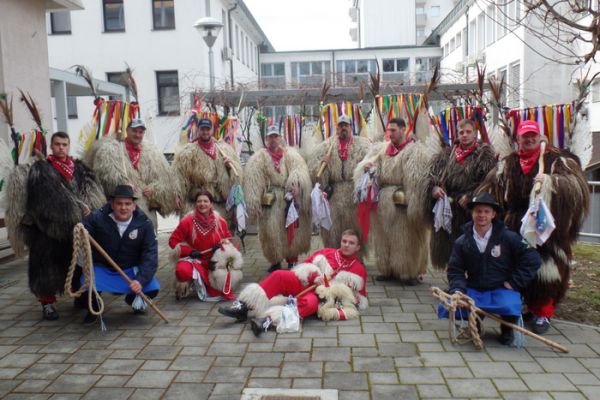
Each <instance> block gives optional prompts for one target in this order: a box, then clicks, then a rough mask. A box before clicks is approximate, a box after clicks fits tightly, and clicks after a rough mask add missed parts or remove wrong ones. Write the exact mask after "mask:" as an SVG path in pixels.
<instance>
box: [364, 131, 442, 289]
mask: <svg viewBox="0 0 600 400" xmlns="http://www.w3.org/2000/svg"><path fill="white" fill-rule="evenodd" d="M387 146H388V143H377V144H375V145H373V147H372V149H371V151H370V152H369V154H367V156H366V157H365V159H364V160H363V161H362V162H361V163H359V164H358V166H357V167H356V170H355V171H354V180H355V183H356V185H359V183H360V179H361V176H362V175H363V173H364V165H365V164H366V163H367V162H369V161H373V160H374V159H375V158H376V157H377V155H380V154H381V153H382V152H383V151H385V148H386V147H387ZM431 156H432V152H431V150H430V149H429V148H428V147H427V146H425V145H424V144H422V143H420V142H413V143H410V144H408V145H407V146H406V147H405V148H404V149H403V150H402V151H401V152H400V153H399V154H398V155H396V156H395V157H389V156H387V155H385V154H383V155H381V156H379V157H377V158H376V161H375V162H374V166H375V167H376V168H377V175H378V177H379V203H378V205H377V211H376V212H375V213H374V214H373V215H372V216H371V231H372V232H371V233H370V234H369V242H371V243H372V245H373V249H374V250H375V256H376V259H377V269H378V270H379V272H380V273H381V274H382V275H384V276H389V277H393V278H396V279H402V280H405V279H412V278H416V277H417V276H418V275H419V274H424V273H425V272H426V270H427V263H428V261H429V254H428V250H429V242H428V240H429V232H430V227H429V224H428V223H427V216H426V214H425V210H424V209H423V204H424V202H426V201H428V200H429V197H428V193H427V180H426V176H427V171H426V167H427V163H428V162H429V160H430V159H431ZM399 189H400V190H402V191H403V192H404V194H405V196H406V204H407V205H406V206H403V205H396V204H394V200H393V196H394V192H395V191H396V190H399Z"/></svg>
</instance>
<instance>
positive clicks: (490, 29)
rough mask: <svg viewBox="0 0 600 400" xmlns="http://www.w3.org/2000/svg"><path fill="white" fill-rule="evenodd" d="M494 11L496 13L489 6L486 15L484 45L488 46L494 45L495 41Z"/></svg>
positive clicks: (493, 8)
mask: <svg viewBox="0 0 600 400" xmlns="http://www.w3.org/2000/svg"><path fill="white" fill-rule="evenodd" d="M494 11H496V8H495V7H494V6H493V5H491V6H489V7H488V8H487V11H486V14H487V26H486V28H487V29H486V31H487V32H486V36H485V38H486V42H485V43H486V45H487V46H489V45H491V44H492V43H494V41H495V40H496V38H495V36H496V35H495V33H496V21H495V20H494V18H495V17H494Z"/></svg>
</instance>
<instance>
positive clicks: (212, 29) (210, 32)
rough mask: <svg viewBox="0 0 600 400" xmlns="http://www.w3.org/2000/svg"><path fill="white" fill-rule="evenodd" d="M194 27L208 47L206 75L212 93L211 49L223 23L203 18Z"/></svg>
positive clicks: (212, 61) (213, 82)
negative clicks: (208, 78) (201, 34)
mask: <svg viewBox="0 0 600 400" xmlns="http://www.w3.org/2000/svg"><path fill="white" fill-rule="evenodd" d="M194 27H195V28H196V29H198V31H199V32H200V33H203V34H204V36H203V37H202V38H203V39H204V43H206V45H207V46H208V74H209V77H210V91H211V92H212V91H214V90H215V65H214V64H215V60H214V56H213V49H212V47H213V45H214V44H215V40H217V36H219V32H220V31H221V28H223V23H222V22H221V21H219V20H218V19H216V18H213V17H204V18H200V19H199V20H198V21H196V23H195V24H194Z"/></svg>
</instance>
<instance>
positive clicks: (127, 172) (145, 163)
mask: <svg viewBox="0 0 600 400" xmlns="http://www.w3.org/2000/svg"><path fill="white" fill-rule="evenodd" d="M85 162H86V164H87V165H88V166H89V167H90V168H92V169H93V170H94V172H95V173H96V176H97V177H98V179H99V180H100V182H101V183H102V187H103V188H104V192H105V193H106V196H107V197H108V196H110V194H111V193H112V192H113V191H114V190H115V188H116V187H117V186H118V185H122V184H127V183H129V184H131V185H133V186H134V189H135V194H136V197H137V198H138V200H137V201H136V203H137V205H138V206H139V207H140V208H141V209H142V210H143V211H144V213H146V215H147V216H148V218H150V219H151V220H152V223H153V224H154V229H155V230H156V228H157V225H156V222H157V220H156V212H157V211H158V212H159V213H160V214H161V215H163V216H164V215H168V214H171V213H172V212H174V211H175V199H176V196H177V190H176V185H175V183H174V179H172V175H171V172H170V170H169V164H168V163H167V160H166V159H165V157H164V156H163V154H162V153H161V152H160V151H159V150H158V149H157V148H156V146H154V145H152V144H149V143H146V142H142V151H141V154H140V161H139V164H138V169H137V170H136V169H135V168H133V164H132V163H131V160H130V159H129V154H128V153H127V149H126V148H125V144H124V143H123V142H121V141H118V140H117V139H115V138H113V137H106V138H104V139H101V140H97V141H96V142H95V143H94V144H93V145H92V147H91V148H90V150H89V151H88V152H87V153H86V155H85ZM145 187H149V188H150V189H152V195H151V196H150V197H146V196H144V195H143V194H142V189H143V188H145Z"/></svg>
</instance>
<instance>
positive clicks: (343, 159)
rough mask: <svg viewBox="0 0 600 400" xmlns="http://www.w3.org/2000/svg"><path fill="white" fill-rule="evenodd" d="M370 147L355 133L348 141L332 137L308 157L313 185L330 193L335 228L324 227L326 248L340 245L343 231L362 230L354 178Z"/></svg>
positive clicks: (323, 233) (332, 219) (365, 140)
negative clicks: (320, 171)
mask: <svg viewBox="0 0 600 400" xmlns="http://www.w3.org/2000/svg"><path fill="white" fill-rule="evenodd" d="M342 118H343V117H340V120H339V121H338V123H341V121H342ZM345 118H348V117H345ZM370 145H371V143H370V141H369V139H367V138H365V137H362V136H352V133H350V134H349V136H348V138H347V140H346V141H342V140H340V139H339V138H338V136H337V135H333V136H331V137H330V138H328V139H327V140H325V141H323V142H321V143H319V144H318V145H317V146H315V148H314V150H313V151H312V153H311V154H310V155H309V157H308V161H307V164H308V166H309V167H308V168H309V171H310V177H311V179H312V181H313V182H316V183H319V184H320V185H321V189H322V190H323V191H324V192H325V193H327V195H328V200H329V205H330V208H331V221H332V222H333V224H332V227H331V229H329V230H327V229H325V228H321V239H322V240H323V245H324V246H325V247H337V246H339V245H340V241H341V239H342V232H343V231H345V230H346V229H354V230H356V231H357V232H360V231H361V230H360V225H359V224H358V219H357V215H356V204H355V203H354V183H353V181H352V178H353V173H354V169H355V168H356V165H357V164H358V163H359V162H360V161H361V160H362V159H363V158H364V157H365V155H366V154H367V152H368V151H369V147H370ZM329 149H331V157H330V159H329V162H328V163H327V166H326V167H325V170H324V172H323V174H322V175H321V177H320V178H318V179H317V173H318V171H319V169H320V167H321V160H322V159H323V157H324V156H325V155H326V154H328V153H329ZM363 248H364V247H363Z"/></svg>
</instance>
